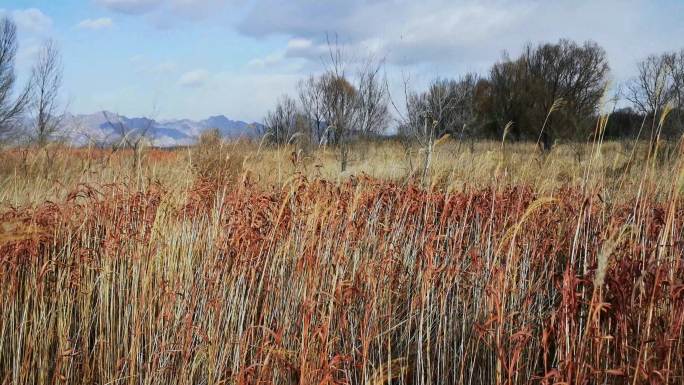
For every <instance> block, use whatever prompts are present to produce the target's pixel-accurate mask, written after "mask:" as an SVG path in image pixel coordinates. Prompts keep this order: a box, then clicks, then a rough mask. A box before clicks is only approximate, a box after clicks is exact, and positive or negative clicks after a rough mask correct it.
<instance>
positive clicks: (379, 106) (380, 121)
mask: <svg viewBox="0 0 684 385" xmlns="http://www.w3.org/2000/svg"><path fill="white" fill-rule="evenodd" d="M382 66H383V62H382V61H376V60H373V59H372V58H369V59H368V60H367V61H366V63H365V64H364V65H363V67H362V68H361V70H359V74H358V97H357V98H356V100H357V103H358V106H357V108H358V110H359V111H358V130H360V131H361V133H363V134H369V133H380V132H382V131H384V130H385V128H387V124H388V123H389V119H390V115H389V98H388V97H389V91H388V88H387V81H386V80H385V79H383V78H382V73H381V71H382Z"/></svg>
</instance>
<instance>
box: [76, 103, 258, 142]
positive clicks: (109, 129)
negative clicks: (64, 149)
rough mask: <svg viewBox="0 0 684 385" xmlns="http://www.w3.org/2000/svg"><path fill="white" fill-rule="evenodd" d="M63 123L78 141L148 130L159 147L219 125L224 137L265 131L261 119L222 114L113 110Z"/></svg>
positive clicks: (109, 139) (193, 137)
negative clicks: (152, 115) (164, 115)
mask: <svg viewBox="0 0 684 385" xmlns="http://www.w3.org/2000/svg"><path fill="white" fill-rule="evenodd" d="M64 126H65V128H66V130H67V132H68V136H69V138H70V140H71V141H72V143H73V144H75V145H86V144H88V143H96V144H100V143H107V142H115V141H117V140H120V139H121V135H122V133H126V134H127V135H129V136H131V137H135V136H137V135H140V134H142V133H145V134H146V136H147V137H149V138H150V140H151V141H152V144H153V145H155V146H160V147H172V146H183V145H189V144H193V143H195V142H196V141H197V139H198V138H199V136H200V135H201V134H202V132H204V131H207V130H210V129H218V131H219V133H220V134H221V136H223V137H224V138H231V139H232V138H241V137H242V138H256V137H259V136H260V133H261V132H263V125H261V124H260V123H247V122H243V121H240V120H231V119H228V118H227V117H225V116H223V115H217V116H211V117H209V118H207V119H204V120H200V121H195V120H191V119H175V120H161V121H156V120H154V119H149V118H144V117H130V118H129V117H126V116H123V115H119V114H116V113H113V112H108V111H99V112H96V113H93V114H81V115H71V114H67V115H65V116H64Z"/></svg>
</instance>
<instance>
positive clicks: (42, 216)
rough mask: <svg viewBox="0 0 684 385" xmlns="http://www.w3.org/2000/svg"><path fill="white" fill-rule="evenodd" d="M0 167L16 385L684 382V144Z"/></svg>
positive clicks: (0, 271) (201, 154)
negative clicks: (346, 159)
mask: <svg viewBox="0 0 684 385" xmlns="http://www.w3.org/2000/svg"><path fill="white" fill-rule="evenodd" d="M431 155H432V160H431V163H430V164H429V167H428V169H427V173H426V174H424V173H422V170H423V167H422V166H421V164H422V162H423V159H424V149H421V148H418V147H416V146H412V145H407V144H403V143H402V142H400V141H398V140H389V139H388V140H376V141H367V142H359V143H356V144H354V146H353V148H352V150H351V160H350V163H349V167H348V168H347V170H346V171H345V172H344V173H340V171H339V169H340V168H339V165H338V158H337V152H336V149H335V148H317V149H307V148H303V147H298V146H297V145H295V144H293V145H290V146H281V147H275V146H268V145H266V144H264V143H259V142H241V141H237V142H222V141H207V142H201V143H200V144H199V145H197V146H194V147H189V148H178V149H173V150H160V149H153V148H147V149H145V148H143V149H141V150H139V151H132V150H118V151H114V150H112V149H94V148H93V149H89V148H68V147H61V146H56V145H54V146H52V145H51V146H47V147H45V148H42V149H32V148H26V149H22V148H14V149H5V150H3V151H2V152H0V301H2V305H1V307H0V383H1V384H102V385H105V384H107V385H114V384H130V385H132V384H209V385H219V384H328V385H332V384H369V385H380V384H394V385H396V384H416V385H417V384H421V385H422V384H510V385H512V384H549V385H550V384H632V385H633V384H682V383H684V263H683V257H684V207H683V203H684V202H683V201H682V197H683V195H682V187H683V185H684V157H682V156H681V155H682V145H681V143H680V142H676V143H675V142H673V143H665V142H663V143H661V144H659V147H658V148H657V150H656V151H653V150H651V151H649V143H646V142H635V141H626V140H625V141H619V142H617V141H616V142H594V143H582V144H571V143H565V144H559V145H557V146H555V147H554V148H553V149H551V151H550V152H548V153H541V152H540V151H539V150H538V149H537V147H536V146H535V145H534V144H531V143H514V142H511V143H501V142H477V141H472V142H471V141H463V142H461V141H458V140H454V139H448V140H445V141H442V140H440V141H439V143H438V144H437V145H436V146H435V149H434V154H431Z"/></svg>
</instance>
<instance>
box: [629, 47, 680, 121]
mask: <svg viewBox="0 0 684 385" xmlns="http://www.w3.org/2000/svg"><path fill="white" fill-rule="evenodd" d="M672 61H673V57H672V55H670V54H663V55H659V56H656V55H651V56H649V57H647V58H646V59H644V60H642V61H641V62H639V63H638V64H637V70H638V71H639V73H638V75H637V76H636V78H634V79H633V80H632V82H630V83H629V84H628V86H627V99H628V100H629V101H630V102H632V104H633V105H634V107H635V109H636V110H637V111H640V112H642V113H643V114H645V115H648V116H654V115H655V114H657V113H658V112H659V111H662V109H663V107H665V105H666V104H667V103H668V101H669V100H670V98H671V96H672V77H671V76H670V68H671V67H670V63H671V62H672Z"/></svg>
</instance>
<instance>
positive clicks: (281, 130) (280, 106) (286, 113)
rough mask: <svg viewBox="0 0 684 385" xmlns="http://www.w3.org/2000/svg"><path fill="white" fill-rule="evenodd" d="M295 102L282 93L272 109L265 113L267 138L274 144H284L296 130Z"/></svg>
mask: <svg viewBox="0 0 684 385" xmlns="http://www.w3.org/2000/svg"><path fill="white" fill-rule="evenodd" d="M297 114H298V111H297V103H296V102H295V100H294V99H292V98H291V97H289V96H287V95H283V96H282V97H281V98H280V100H279V101H278V103H277V104H276V107H275V108H274V109H273V111H269V112H268V113H267V114H266V119H265V121H264V125H265V126H266V133H267V135H268V140H269V141H271V142H272V143H276V144H286V143H288V141H289V140H290V139H291V138H292V136H293V135H294V134H295V133H296V131H297V120H296V118H297Z"/></svg>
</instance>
